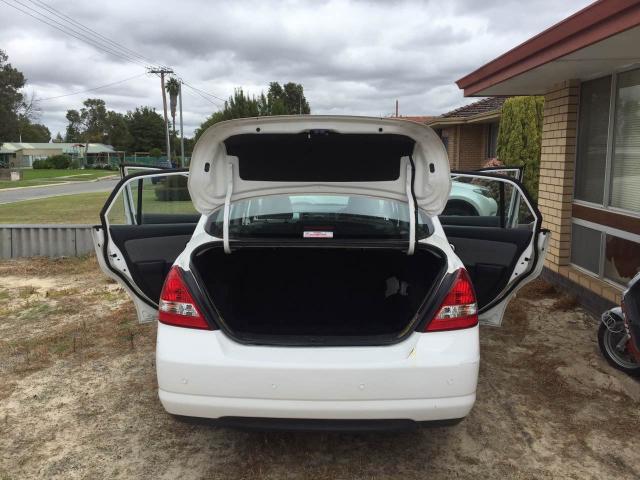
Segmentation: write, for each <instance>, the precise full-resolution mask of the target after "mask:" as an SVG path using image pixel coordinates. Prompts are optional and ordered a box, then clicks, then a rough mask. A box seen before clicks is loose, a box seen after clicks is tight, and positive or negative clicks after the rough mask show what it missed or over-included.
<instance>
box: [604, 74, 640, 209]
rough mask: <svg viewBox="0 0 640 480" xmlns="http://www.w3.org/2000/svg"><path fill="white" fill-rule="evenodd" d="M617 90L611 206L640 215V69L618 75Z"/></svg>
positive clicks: (612, 155)
mask: <svg viewBox="0 0 640 480" xmlns="http://www.w3.org/2000/svg"><path fill="white" fill-rule="evenodd" d="M616 90H617V91H616V107H615V123H614V125H615V127H614V134H613V135H614V140H613V152H612V154H611V188H610V198H609V204H610V205H611V206H612V207H617V208H621V209H623V210H629V211H632V212H640V69H639V70H632V71H629V72H624V73H621V74H619V75H618V79H617V85H616Z"/></svg>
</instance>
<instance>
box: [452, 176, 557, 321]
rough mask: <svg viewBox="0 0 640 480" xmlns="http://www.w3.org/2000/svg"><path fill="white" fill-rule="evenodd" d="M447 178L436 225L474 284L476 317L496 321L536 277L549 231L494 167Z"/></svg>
mask: <svg viewBox="0 0 640 480" xmlns="http://www.w3.org/2000/svg"><path fill="white" fill-rule="evenodd" d="M492 170H493V169H492ZM501 173H504V172H501ZM451 176H452V185H451V193H450V196H449V201H448V202H447V206H446V207H445V209H444V211H443V213H442V214H441V215H440V223H441V224H442V227H443V229H444V231H445V233H446V235H447V238H448V239H449V242H450V243H451V245H452V246H453V248H454V250H455V253H456V254H457V255H458V257H459V258H460V260H462V262H463V263H464V265H465V267H466V268H467V270H468V272H469V276H470V277H471V280H472V282H473V284H474V287H475V290H476V296H477V299H478V310H479V314H480V315H479V316H480V321H481V322H483V323H487V324H491V325H500V323H501V322H502V316H503V314H504V311H505V309H506V306H507V304H508V303H509V301H510V299H511V298H513V296H514V295H515V294H516V292H517V291H518V290H519V289H520V288H522V286H524V285H525V284H526V283H528V282H530V281H531V280H533V279H535V278H536V277H537V276H538V275H540V272H541V271H542V266H543V264H544V256H545V252H546V247H547V243H548V240H549V232H548V231H547V230H544V229H542V228H541V225H542V216H541V215H540V212H539V210H538V208H537V207H536V205H535V203H534V201H533V199H532V198H531V197H530V196H529V194H528V193H527V191H526V189H525V187H524V186H523V185H522V184H521V183H520V182H519V181H518V180H517V179H516V178H514V176H512V175H501V174H497V173H495V172H494V171H491V172H472V173H464V172H454V173H452V174H451Z"/></svg>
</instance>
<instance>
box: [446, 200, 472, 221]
mask: <svg viewBox="0 0 640 480" xmlns="http://www.w3.org/2000/svg"><path fill="white" fill-rule="evenodd" d="M442 215H452V216H459V217H477V216H478V211H477V210H476V209H475V208H474V206H473V205H471V204H470V203H467V202H465V201H462V200H452V201H450V202H449V203H447V206H446V207H445V208H444V211H443V212H442Z"/></svg>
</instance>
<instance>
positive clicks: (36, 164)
mask: <svg viewBox="0 0 640 480" xmlns="http://www.w3.org/2000/svg"><path fill="white" fill-rule="evenodd" d="M31 166H32V167H33V168H34V169H35V170H43V169H45V168H53V166H52V165H51V162H50V161H49V159H48V158H47V159H43V160H34V161H33V165H31Z"/></svg>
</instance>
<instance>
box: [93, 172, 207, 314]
mask: <svg viewBox="0 0 640 480" xmlns="http://www.w3.org/2000/svg"><path fill="white" fill-rule="evenodd" d="M174 176H181V177H186V176H187V172H186V171H183V170H174V171H166V170H164V171H162V170H145V171H141V172H137V173H134V174H131V175H128V176H127V177H125V178H123V179H122V180H121V181H120V182H119V183H118V185H117V186H116V188H115V189H114V191H113V192H112V194H111V195H110V196H109V199H108V200H107V203H106V204H105V206H104V208H103V209H102V212H101V214H100V218H101V221H102V225H100V226H96V227H95V229H94V230H95V231H94V235H93V237H94V244H95V248H96V253H97V254H98V259H99V262H100V266H101V267H102V268H103V270H105V272H106V273H107V274H108V275H109V276H111V277H112V278H114V279H116V280H117V281H118V282H119V283H120V284H122V285H123V287H124V288H125V289H126V291H127V292H128V293H129V294H130V295H131V297H132V298H133V300H134V303H135V305H136V309H137V312H138V319H139V321H141V322H144V321H151V320H153V319H155V317H156V312H157V305H158V301H159V297H160V292H161V290H162V285H163V283H164V279H165V277H166V275H167V273H168V272H169V270H170V268H171V266H172V265H173V263H174V261H175V259H176V258H177V257H178V255H179V254H180V253H181V252H182V251H183V250H184V248H185V246H186V244H187V242H188V241H189V239H190V238H191V236H192V235H193V232H194V230H195V228H196V225H197V222H198V220H199V218H200V215H199V214H198V213H197V212H195V209H193V205H192V204H191V201H190V200H188V196H185V191H186V181H184V182H182V181H181V182H178V183H176V182H170V177H174ZM178 180H179V179H178ZM182 184H183V186H182ZM158 190H161V191H158ZM177 190H180V191H177ZM182 190H184V191H182ZM176 191H177V192H176ZM174 197H175V199H178V200H179V201H175V202H174Z"/></svg>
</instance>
